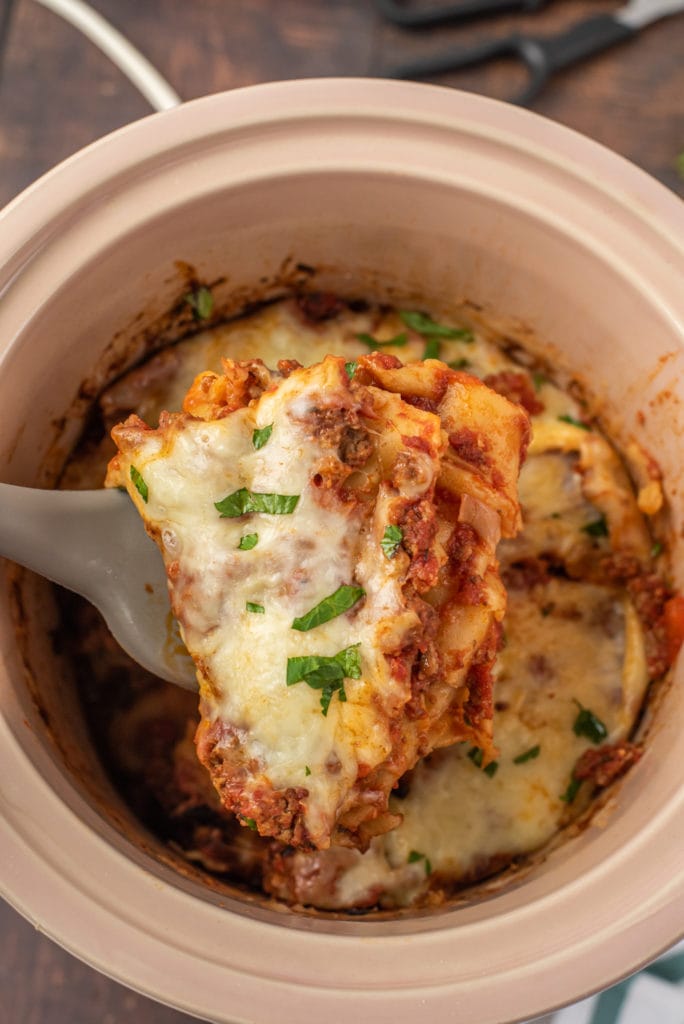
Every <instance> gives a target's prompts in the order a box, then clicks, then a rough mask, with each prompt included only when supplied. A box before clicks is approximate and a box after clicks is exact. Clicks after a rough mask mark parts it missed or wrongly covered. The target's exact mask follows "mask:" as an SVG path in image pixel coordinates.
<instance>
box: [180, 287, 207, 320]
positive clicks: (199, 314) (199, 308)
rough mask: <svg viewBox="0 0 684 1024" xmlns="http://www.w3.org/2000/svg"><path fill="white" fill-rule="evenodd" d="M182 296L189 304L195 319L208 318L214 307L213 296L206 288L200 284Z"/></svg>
mask: <svg viewBox="0 0 684 1024" xmlns="http://www.w3.org/2000/svg"><path fill="white" fill-rule="evenodd" d="M184 298H185V301H186V302H187V304H188V305H189V306H190V309H191V310H192V315H193V316H194V318H195V320H208V319H209V317H210V316H211V314H212V312H213V309H214V296H213V295H212V294H211V292H210V291H209V289H208V288H206V287H205V286H204V285H202V286H201V287H199V288H195V289H194V291H191V292H188V294H187V295H186V296H184Z"/></svg>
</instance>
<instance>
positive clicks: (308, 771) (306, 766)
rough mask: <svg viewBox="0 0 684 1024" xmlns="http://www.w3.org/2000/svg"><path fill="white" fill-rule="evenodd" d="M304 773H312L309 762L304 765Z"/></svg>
mask: <svg viewBox="0 0 684 1024" xmlns="http://www.w3.org/2000/svg"><path fill="white" fill-rule="evenodd" d="M304 774H305V775H311V769H310V768H309V766H308V764H305V765H304Z"/></svg>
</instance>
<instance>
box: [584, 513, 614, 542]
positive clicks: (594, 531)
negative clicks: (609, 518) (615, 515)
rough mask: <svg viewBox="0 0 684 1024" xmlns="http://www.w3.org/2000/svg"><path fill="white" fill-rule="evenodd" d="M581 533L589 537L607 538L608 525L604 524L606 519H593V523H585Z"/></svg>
mask: <svg viewBox="0 0 684 1024" xmlns="http://www.w3.org/2000/svg"><path fill="white" fill-rule="evenodd" d="M582 533H588V534H589V536H590V537H607V536H608V523H607V522H606V517H605V516H601V517H600V518H599V519H595V520H594V521H593V523H587V524H586V526H583V527H582Z"/></svg>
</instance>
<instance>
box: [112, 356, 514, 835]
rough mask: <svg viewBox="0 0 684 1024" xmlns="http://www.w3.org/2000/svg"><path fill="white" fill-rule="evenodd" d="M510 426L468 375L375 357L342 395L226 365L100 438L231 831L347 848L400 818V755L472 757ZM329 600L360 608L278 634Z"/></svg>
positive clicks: (490, 650)
mask: <svg viewBox="0 0 684 1024" xmlns="http://www.w3.org/2000/svg"><path fill="white" fill-rule="evenodd" d="M528 429H529V427H528V419H527V416H526V414H525V413H524V411H523V410H521V409H520V408H518V407H517V406H515V405H513V404H512V403H511V402H509V401H508V400H507V399H506V398H504V397H502V396H499V395H496V394H495V393H493V392H492V391H490V390H489V389H488V388H487V387H485V385H483V384H482V383H481V382H480V381H479V380H477V379H476V378H473V377H470V376H469V375H468V374H464V373H458V372H456V371H452V370H449V369H448V368H447V367H446V366H445V365H444V364H443V363H440V362H438V361H435V360H428V361H426V362H423V363H416V364H411V365H408V366H402V364H401V363H400V362H399V361H398V360H397V359H395V358H394V357H390V356H386V355H379V354H377V353H375V354H372V355H369V356H365V357H362V358H361V359H360V360H359V362H358V367H357V369H356V372H355V374H354V376H353V378H352V379H350V376H349V373H348V372H347V369H346V368H345V363H344V360H343V359H340V358H336V357H328V358H326V359H325V360H324V361H323V362H322V363H320V364H317V365H315V366H312V367H310V368H308V369H303V368H301V367H296V368H295V367H294V366H293V365H292V364H291V363H288V364H281V372H280V373H277V374H276V373H271V372H270V371H268V370H267V369H266V367H265V366H264V365H263V363H261V362H260V361H259V360H251V361H248V362H245V363H235V362H230V361H227V360H226V361H225V363H224V372H223V373H222V374H215V373H204V374H201V375H200V376H199V377H198V378H197V380H196V381H195V383H194V384H193V386H192V387H191V389H190V391H189V392H188V394H187V396H186V398H185V402H184V411H183V412H182V413H179V414H167V413H164V414H162V416H161V418H160V423H159V427H158V428H157V429H151V428H150V427H148V426H147V425H146V424H145V423H144V422H143V421H142V420H140V419H139V418H138V417H137V416H131V417H129V419H128V420H127V421H126V422H125V423H123V424H121V425H120V426H118V427H116V428H115V429H114V431H113V437H114V440H115V442H116V444H117V447H118V449H119V453H118V455H117V456H116V457H115V458H114V459H113V460H112V462H111V464H110V469H109V473H108V477H107V484H108V486H122V485H123V486H126V488H127V489H128V491H129V494H130V495H131V497H132V499H133V500H134V502H135V503H136V505H137V507H138V510H139V512H140V514H141V516H142V518H143V519H144V522H145V525H146V528H147V530H148V532H149V533H150V535H151V536H152V537H153V539H154V540H155V541H156V542H157V543H158V544H159V546H160V549H161V551H162V554H163V556H164V560H165V564H166V568H167V575H168V580H169V590H170V595H171V603H172V608H173V611H174V614H175V615H176V617H177V619H178V621H179V623H180V626H181V631H182V634H183V637H184V640H185V643H186V645H187V647H188V649H189V651H190V653H191V654H192V656H193V658H194V660H195V663H196V666H197V674H198V680H199V684H200V711H201V722H200V726H199V728H198V732H197V736H196V743H197V750H198V754H199V757H200V759H201V760H202V762H203V763H204V764H205V766H206V767H207V768H208V769H209V772H210V774H211V777H212V780H213V782H214V785H215V787H216V789H217V791H218V794H219V796H220V799H221V801H222V803H223V805H224V806H225V807H226V808H227V809H229V810H231V811H233V812H234V813H235V814H236V815H237V816H238V818H239V819H240V820H241V821H242V822H243V824H246V825H248V826H249V827H250V828H254V829H256V830H258V831H259V832H260V833H261V834H262V835H265V836H273V837H275V838H277V839H278V840H280V841H281V842H284V843H288V844H291V845H294V846H297V847H300V848H302V849H325V848H327V847H328V846H329V845H330V844H331V842H332V843H334V844H337V845H347V846H357V847H359V848H365V847H366V846H367V845H368V843H369V841H370V839H371V838H372V837H373V836H374V835H376V834H381V833H384V832H386V831H388V830H389V829H391V828H392V827H394V826H395V825H396V824H397V823H398V822H399V820H400V818H399V817H398V816H397V815H396V814H393V813H391V812H390V811H389V810H388V799H389V795H390V792H391V790H392V789H393V787H395V786H396V784H397V782H398V780H399V779H400V778H401V776H402V775H404V773H405V772H406V771H407V770H408V769H410V768H411V767H413V765H414V764H415V763H416V761H417V760H418V759H419V758H420V757H423V756H425V755H426V754H427V753H429V752H430V751H431V750H433V749H435V748H436V747H440V746H444V745H447V744H452V743H454V742H456V741H459V740H466V739H467V740H469V741H470V742H471V743H474V744H476V745H478V746H479V747H480V748H481V749H482V751H483V757H484V758H485V761H486V759H487V758H489V757H491V756H492V753H493V742H492V731H491V720H492V697H491V687H492V677H491V669H492V665H493V661H494V657H495V655H496V651H497V648H498V644H499V637H500V625H499V624H500V622H501V620H502V618H503V615H504V611H505V592H504V589H503V586H502V584H501V580H500V577H499V572H498V565H497V560H496V554H495V548H496V544H497V541H498V539H499V536H500V534H501V533H502V532H503V534H504V535H506V536H511V535H512V534H513V533H514V532H515V531H516V529H517V527H518V525H519V509H518V505H517V498H516V488H515V481H516V478H517V473H518V469H519V464H520V461H521V458H522V456H523V454H524V450H525V446H526V443H527V439H528ZM264 495H278V496H279V497H278V498H277V499H276V498H269V499H266V498H264V497H263V496H264ZM254 496H256V497H254ZM226 499H229V500H228V502H227V503H226ZM240 502H242V504H240ZM245 502H246V504H245ZM217 506H218V507H217ZM228 506H230V507H229V508H228V511H229V513H230V514H229V515H227V516H225V517H221V515H220V514H219V513H220V510H221V509H222V508H223V510H224V511H225V510H226V509H227V507H228ZM246 538H249V539H248V540H247V539H246ZM340 588H346V590H345V591H344V592H345V593H346V594H349V593H350V592H351V588H357V589H356V590H354V591H353V594H352V596H353V595H354V594H358V595H359V597H358V600H355V601H354V602H353V603H352V604H351V605H350V606H349V607H347V608H346V609H345V610H344V611H342V612H341V613H340V614H336V615H335V616H334V617H332V618H329V619H327V620H325V621H318V622H311V621H309V622H307V623H305V625H304V628H293V623H294V622H295V620H296V619H298V618H302V617H306V616H307V613H309V612H310V611H311V610H312V609H313V608H316V607H318V606H319V605H320V603H321V602H322V601H323V600H324V599H326V598H328V597H329V596H330V595H332V594H336V593H338V592H339V591H340ZM308 627H310V628H308ZM305 658H308V659H310V660H309V661H308V662H304V661H302V659H305ZM311 659H313V660H311ZM293 666H299V667H300V669H301V668H302V666H304V667H305V668H306V667H307V666H308V668H309V670H310V671H309V672H308V674H307V672H304V671H300V672H299V677H298V678H295V677H296V676H297V673H296V672H293V673H291V675H292V678H288V674H289V673H290V668H291V667H293ZM335 666H338V667H337V668H336V667H335ZM339 666H341V668H342V672H340V668H339ZM340 675H342V676H343V678H340ZM326 680H327V682H326ZM288 682H289V683H291V685H288Z"/></svg>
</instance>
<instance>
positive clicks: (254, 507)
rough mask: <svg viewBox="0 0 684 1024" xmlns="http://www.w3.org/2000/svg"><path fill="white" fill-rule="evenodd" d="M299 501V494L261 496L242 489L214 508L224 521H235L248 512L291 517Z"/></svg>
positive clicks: (222, 500) (219, 502)
mask: <svg viewBox="0 0 684 1024" xmlns="http://www.w3.org/2000/svg"><path fill="white" fill-rule="evenodd" d="M298 501H299V495H298V494H260V493H258V492H257V491H248V490H247V488H246V487H241V488H240V490H239V491H233V493H232V494H229V495H227V497H225V498H222V499H221V501H216V502H214V508H215V509H216V510H217V511H218V512H219V513H220V515H221V518H222V519H235V518H237V516H244V515H246V514H247V513H248V512H267V513H269V514H270V515H274V516H285V515H289V514H290V512H294V510H295V509H296V507H297V502H298Z"/></svg>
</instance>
